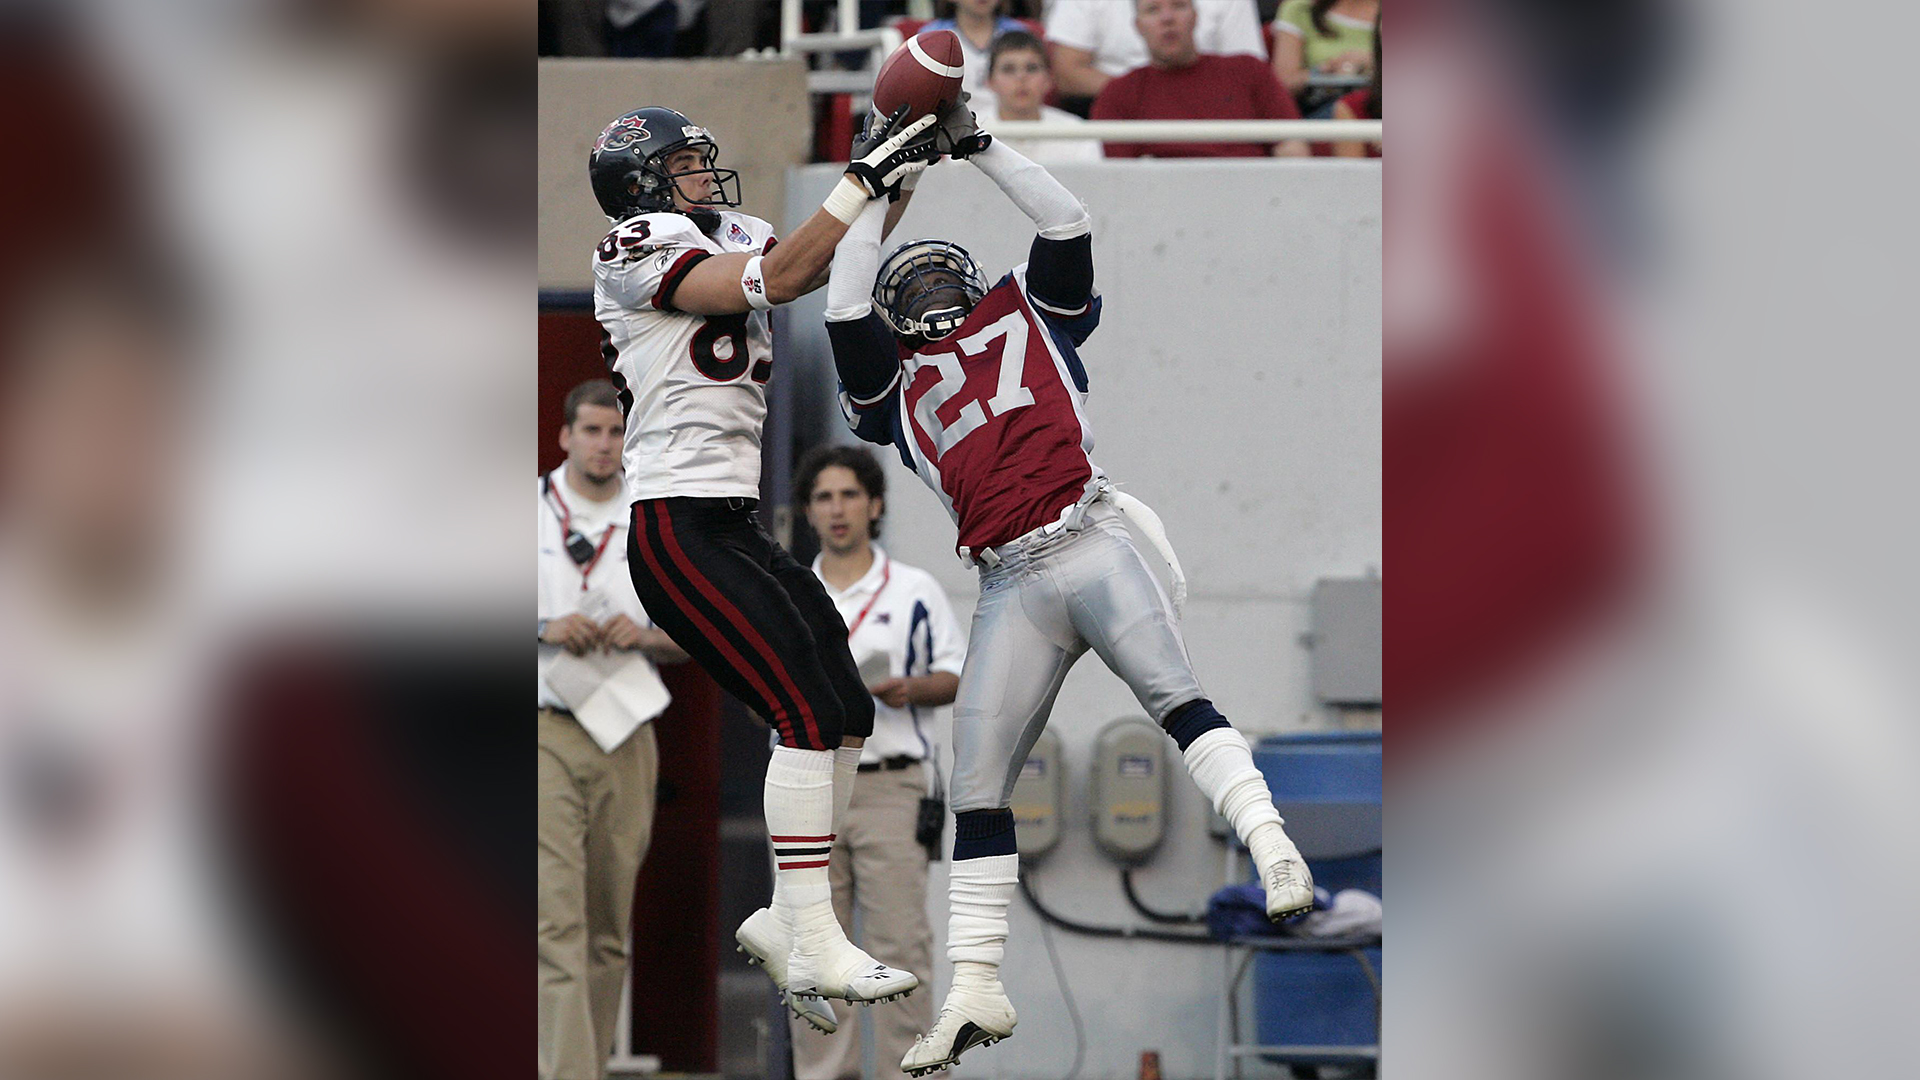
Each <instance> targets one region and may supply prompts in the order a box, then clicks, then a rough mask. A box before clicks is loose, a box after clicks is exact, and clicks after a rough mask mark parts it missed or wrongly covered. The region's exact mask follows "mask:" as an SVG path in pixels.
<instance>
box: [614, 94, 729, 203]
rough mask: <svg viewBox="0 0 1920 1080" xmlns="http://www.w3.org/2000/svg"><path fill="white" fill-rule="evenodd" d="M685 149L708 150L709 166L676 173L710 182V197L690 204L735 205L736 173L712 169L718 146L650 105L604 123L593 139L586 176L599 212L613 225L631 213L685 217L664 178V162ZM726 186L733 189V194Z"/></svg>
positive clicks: (680, 119) (680, 117)
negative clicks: (598, 133) (597, 203)
mask: <svg viewBox="0 0 1920 1080" xmlns="http://www.w3.org/2000/svg"><path fill="white" fill-rule="evenodd" d="M689 146H694V147H704V148H705V149H706V155H707V167H706V168H704V169H689V170H687V171H686V172H683V173H680V174H679V175H681V176H698V175H700V174H702V173H704V174H707V175H709V176H712V177H713V181H714V193H713V195H712V196H711V197H710V198H707V199H702V200H700V201H699V202H697V203H695V204H694V205H695V206H739V205H740V174H739V173H738V172H735V171H734V170H732V169H720V168H715V167H714V166H715V163H716V162H718V161H719V160H720V145H719V144H718V143H716V142H714V141H713V136H712V135H711V134H709V133H708V132H707V129H706V128H703V127H701V126H700V125H698V124H696V123H694V122H693V121H692V120H689V119H687V117H686V116H685V115H684V114H682V113H679V112H676V111H675V110H673V109H662V108H657V107H648V108H644V109H635V110H633V111H632V112H630V113H627V114H626V115H625V116H622V117H620V118H619V119H618V120H615V121H614V122H613V123H611V124H608V125H607V127H606V130H605V131H602V132H601V133H600V137H599V138H598V139H595V140H594V141H593V154H592V155H591V156H590V157H588V159H587V175H588V177H589V178H590V179H591V180H592V181H593V197H594V198H596V199H598V200H600V209H602V210H604V211H606V214H607V216H608V217H610V218H612V219H613V220H615V221H624V220H626V219H627V218H630V217H632V216H634V215H635V214H661V213H686V212H687V211H686V209H685V208H684V207H681V206H678V205H676V204H675V203H674V201H673V179H674V178H673V177H672V176H669V175H668V174H667V168H666V164H667V157H668V155H670V154H672V153H673V152H674V151H676V150H684V149H686V148H687V147H689ZM729 184H731V185H733V188H732V191H731V193H729V191H728V188H727V185H729ZM705 213H706V214H712V213H713V211H706V212H705ZM716 220H717V218H716Z"/></svg>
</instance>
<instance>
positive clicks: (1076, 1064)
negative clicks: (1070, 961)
mask: <svg viewBox="0 0 1920 1080" xmlns="http://www.w3.org/2000/svg"><path fill="white" fill-rule="evenodd" d="M1026 881H1027V879H1026V875H1024V874H1022V875H1021V876H1020V884H1021V887H1022V888H1023V889H1024V888H1027V884H1026ZM1027 899H1028V900H1029V901H1031V900H1032V899H1033V893H1032V892H1031V891H1029V892H1028V893H1027ZM1034 908H1035V910H1038V909H1039V905H1038V904H1035V905H1034ZM1040 941H1041V943H1042V944H1044V945H1045V946H1046V947H1047V960H1048V961H1049V962H1050V963H1052V964H1053V978H1054V981H1055V982H1057V983H1059V984H1060V996H1061V997H1062V998H1064V999H1065V1000H1066V1003H1067V1017H1068V1018H1069V1019H1071V1020H1072V1021H1073V1066H1072V1067H1071V1068H1069V1069H1068V1070H1067V1075H1066V1076H1065V1077H1064V1078H1063V1080H1074V1078H1075V1077H1077V1076H1079V1075H1080V1065H1081V1063H1082V1062H1083V1061H1085V1060H1086V1056H1087V1028H1086V1025H1085V1024H1083V1023H1082V1022H1081V1020H1080V1007H1079V1006H1078V1005H1075V1004H1074V1001H1073V991H1071V990H1069V989H1067V972H1066V969H1065V968H1063V967H1061V966H1060V953H1059V952H1058V951H1057V950H1055V949H1054V946H1053V928H1052V927H1051V926H1049V925H1048V924H1047V923H1046V921H1045V920H1044V919H1043V920H1042V921H1041V923H1040Z"/></svg>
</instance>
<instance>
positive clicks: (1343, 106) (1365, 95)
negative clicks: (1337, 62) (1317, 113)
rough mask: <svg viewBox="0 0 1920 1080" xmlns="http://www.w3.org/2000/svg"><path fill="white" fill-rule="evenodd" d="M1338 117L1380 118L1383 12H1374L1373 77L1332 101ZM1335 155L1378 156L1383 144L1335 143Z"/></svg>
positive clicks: (1341, 118)
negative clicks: (1381, 24)
mask: <svg viewBox="0 0 1920 1080" xmlns="http://www.w3.org/2000/svg"><path fill="white" fill-rule="evenodd" d="M1333 118H1334V119H1335V120H1378V119H1380V13H1379V12H1377V11H1376V12H1374V15H1373V81H1372V82H1370V83H1368V84H1367V85H1366V86H1364V87H1362V88H1361V89H1359V90H1355V91H1354V92H1353V93H1351V94H1348V95H1347V96H1345V97H1343V98H1341V99H1340V100H1339V101H1336V102H1334V103H1333ZM1333 154H1334V156H1335V157H1379V156H1380V144H1379V143H1371V142H1342V143H1335V144H1334V145H1333Z"/></svg>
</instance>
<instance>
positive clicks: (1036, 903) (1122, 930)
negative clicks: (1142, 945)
mask: <svg viewBox="0 0 1920 1080" xmlns="http://www.w3.org/2000/svg"><path fill="white" fill-rule="evenodd" d="M1020 895H1021V896H1024V897H1026V898H1027V903H1028V904H1029V905H1031V906H1032V907H1033V910H1034V911H1035V913H1037V914H1038V915H1039V916H1040V918H1041V919H1043V920H1045V921H1046V922H1048V923H1051V924H1052V925H1054V926H1057V927H1059V928H1060V929H1062V930H1065V931H1067V932H1068V933H1073V934H1084V935H1086V936H1088V937H1105V938H1129V939H1138V940H1143V941H1171V942H1178V943H1182V944H1187V945H1218V944H1220V942H1219V941H1218V940H1216V939H1215V938H1214V937H1213V936H1212V935H1210V934H1175V933H1170V932H1168V931H1165V930H1145V929H1141V928H1139V927H1134V926H1094V925H1093V924H1091V923H1083V922H1075V921H1074V920H1072V919H1069V918H1066V917H1065V916H1062V915H1058V914H1055V913H1054V912H1053V911H1051V910H1049V909H1048V908H1047V907H1045V906H1044V905H1042V904H1041V903H1040V899H1039V897H1037V896H1035V895H1034V894H1033V886H1032V885H1030V884H1029V883H1028V881H1027V868H1026V867H1025V866H1024V865H1023V866H1021V868H1020Z"/></svg>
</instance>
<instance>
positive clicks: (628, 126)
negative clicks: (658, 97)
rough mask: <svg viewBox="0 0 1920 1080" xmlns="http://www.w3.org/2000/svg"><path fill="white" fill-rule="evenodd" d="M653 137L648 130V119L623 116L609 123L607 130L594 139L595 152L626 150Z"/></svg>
mask: <svg viewBox="0 0 1920 1080" xmlns="http://www.w3.org/2000/svg"><path fill="white" fill-rule="evenodd" d="M652 137H653V133H652V132H649V131H648V130H647V121H646V118H645V117H642V116H623V117H621V118H620V119H618V120H615V121H614V122H613V123H611V124H608V125H607V130H605V131H603V132H601V133H600V137H599V138H598V139H595V140H594V141H593V149H594V152H595V153H598V152H599V151H602V150H625V149H626V148H628V147H629V146H632V145H633V144H634V143H640V142H646V141H647V140H648V139H650V138H652Z"/></svg>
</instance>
